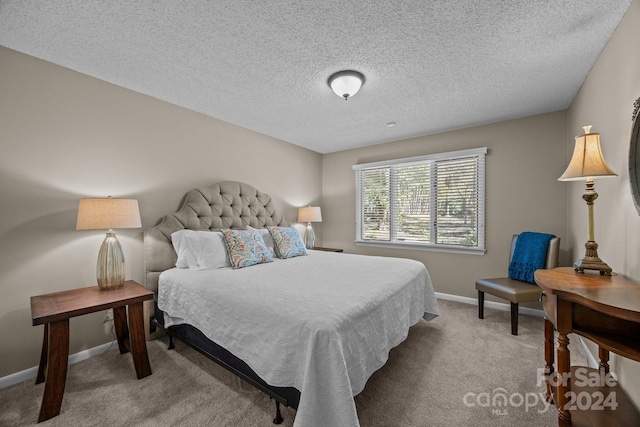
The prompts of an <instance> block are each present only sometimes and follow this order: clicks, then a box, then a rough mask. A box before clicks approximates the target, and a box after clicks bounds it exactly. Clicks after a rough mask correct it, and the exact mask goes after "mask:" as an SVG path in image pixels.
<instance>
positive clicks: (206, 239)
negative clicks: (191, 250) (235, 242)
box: [196, 231, 231, 270]
mask: <svg viewBox="0 0 640 427" xmlns="http://www.w3.org/2000/svg"><path fill="white" fill-rule="evenodd" d="M196 233H198V236H199V238H200V241H201V242H202V250H201V251H200V252H198V253H197V254H196V261H197V262H198V266H199V270H207V269H210V268H223V267H231V261H229V256H228V255H227V244H226V243H225V240H224V236H223V235H222V233H221V232H220V231H197V232H196Z"/></svg>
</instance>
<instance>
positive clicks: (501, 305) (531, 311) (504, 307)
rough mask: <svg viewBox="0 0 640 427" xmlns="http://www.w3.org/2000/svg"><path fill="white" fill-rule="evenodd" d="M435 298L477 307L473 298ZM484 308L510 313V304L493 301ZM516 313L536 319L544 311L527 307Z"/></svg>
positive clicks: (447, 296)
mask: <svg viewBox="0 0 640 427" xmlns="http://www.w3.org/2000/svg"><path fill="white" fill-rule="evenodd" d="M436 298H440V299H446V300H449V301H457V302H462V303H465V304H471V305H478V300H477V299H475V298H469V297H461V296H458V295H451V294H443V293H441V292H436ZM484 306H485V307H489V308H495V309H497V310H502V311H511V304H506V303H502V302H494V301H487V300H485V301H484ZM518 312H519V313H522V314H528V315H529V316H536V317H544V311H543V310H538V309H536V308H529V307H522V306H521V307H519V308H518Z"/></svg>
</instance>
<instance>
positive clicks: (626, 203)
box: [566, 0, 640, 407]
mask: <svg viewBox="0 0 640 427" xmlns="http://www.w3.org/2000/svg"><path fill="white" fill-rule="evenodd" d="M639 40H640V1H638V0H636V1H634V2H633V3H632V4H631V6H630V7H629V9H628V10H627V13H626V15H625V16H624V18H623V19H622V21H621V23H620V25H619V26H618V28H617V30H616V31H615V33H614V34H613V36H612V37H611V39H610V40H609V43H608V44H607V46H606V47H605V49H604V50H603V52H602V54H601V55H600V57H599V59H598V61H597V62H596V64H595V65H594V67H593V68H592V70H591V72H590V73H589V76H588V77H587V79H586V80H585V82H584V84H583V85H582V88H581V89H580V91H579V92H578V95H577V96H576V97H575V99H574V101H573V104H572V105H571V107H570V108H569V110H568V113H567V136H566V152H567V158H569V156H570V155H571V152H572V151H573V137H574V136H575V135H578V134H580V133H582V132H581V127H582V126H583V125H586V124H591V125H593V129H592V130H593V131H595V132H599V133H600V137H601V142H602V151H603V154H604V156H605V159H606V161H607V163H608V164H609V166H610V167H611V168H612V169H613V170H614V171H615V172H616V173H618V175H620V176H619V177H617V178H608V179H601V180H596V184H595V185H596V191H597V192H598V195H599V196H598V200H596V202H595V205H594V210H595V239H596V242H597V243H598V245H599V247H598V254H599V255H600V257H601V258H602V259H603V261H605V262H606V263H607V264H609V266H610V267H611V268H613V270H614V271H615V272H617V273H618V274H621V275H624V276H627V277H628V278H630V279H632V280H634V281H637V282H640V262H639V260H640V215H638V213H637V212H636V210H635V208H634V204H633V200H632V198H631V190H630V187H629V171H628V156H629V137H630V134H631V114H632V111H633V102H634V101H635V100H636V99H637V98H638V97H640V55H639V54H638V41H639ZM566 185H567V187H568V190H569V191H568V194H567V196H568V198H567V210H568V220H569V225H568V230H567V238H568V242H569V247H571V248H572V249H573V250H572V258H573V259H578V258H582V257H583V256H584V243H585V241H586V240H587V208H586V205H585V203H584V201H582V199H581V196H582V192H583V191H584V183H566ZM592 348H594V347H592ZM595 354H596V356H597V352H595ZM612 367H613V369H614V370H615V371H616V372H617V373H618V374H619V375H620V377H621V384H622V385H623V387H624V388H625V389H626V390H627V391H628V392H629V393H630V394H631V397H632V398H633V400H634V402H635V404H636V406H638V407H640V364H639V363H637V362H633V361H629V360H626V359H620V358H617V357H614V358H613V360H612Z"/></svg>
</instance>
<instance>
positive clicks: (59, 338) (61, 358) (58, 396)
mask: <svg viewBox="0 0 640 427" xmlns="http://www.w3.org/2000/svg"><path fill="white" fill-rule="evenodd" d="M49 333H50V339H49V361H48V366H47V381H46V383H45V385H44V395H43V396H42V405H41V406H40V416H39V417H38V422H42V421H46V420H48V419H49V418H53V417H55V416H56V415H58V414H59V413H60V407H61V406H62V396H63V395H64V386H65V383H66V381H67V363H68V360H69V319H64V320H60V321H58V322H52V323H51V324H50V326H49Z"/></svg>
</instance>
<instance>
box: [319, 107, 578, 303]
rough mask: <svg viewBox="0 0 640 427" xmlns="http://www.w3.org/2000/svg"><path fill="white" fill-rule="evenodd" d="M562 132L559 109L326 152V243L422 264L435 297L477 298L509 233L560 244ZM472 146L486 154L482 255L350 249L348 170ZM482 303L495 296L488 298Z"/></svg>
mask: <svg viewBox="0 0 640 427" xmlns="http://www.w3.org/2000/svg"><path fill="white" fill-rule="evenodd" d="M523 102H524V100H523ZM565 135H566V131H565V112H556V113H551V114H543V115H538V116H534V117H527V118H523V119H518V120H509V121H504V122H500V123H496V124H491V125H486V126H478V127H473V128H468V129H462V130H457V131H453V132H446V133H442V134H438V135H430V136H424V137H419V138H413V139H408V140H404V141H397V142H393V143H387V144H381V145H375V146H371V147H366V148H361V149H354V150H349V151H342V152H338V153H333V154H327V155H324V156H323V160H322V193H323V197H322V209H323V212H322V216H323V223H322V225H323V234H322V237H323V242H324V245H326V246H331V247H334V246H335V247H342V248H344V249H345V250H346V251H348V252H353V253H362V254H371V255H384V256H394V257H407V258H413V259H416V260H419V261H422V262H423V263H424V264H425V265H426V266H427V268H428V270H429V273H430V275H431V279H432V281H433V285H434V288H435V290H436V291H437V292H443V293H448V294H454V295H461V296H466V297H471V298H474V299H475V298H476V296H477V292H476V290H475V287H474V286H475V280H476V279H478V278H482V277H496V276H501V275H504V274H506V272H507V269H508V257H509V245H510V244H511V236H512V235H513V234H514V233H518V232H521V231H527V230H530V231H541V232H549V233H553V234H555V235H557V236H559V237H560V238H561V239H563V240H564V237H565V226H566V221H565V218H566V205H565V203H564V200H565V195H566V186H565V185H564V184H563V183H560V182H558V181H557V177H559V176H560V175H561V174H562V172H563V171H564V169H565V167H566V159H565V150H566V141H565V139H566V136H565ZM476 147H488V149H489V150H488V154H487V157H486V170H487V172H486V247H487V251H486V254H485V255H481V256H480V255H466V254H452V253H443V252H429V251H419V250H400V249H389V248H372V247H365V246H356V245H355V244H354V239H355V183H354V174H353V171H352V169H351V166H352V165H354V164H359V163H367V162H373V161H379V160H388V159H394V158H402V157H411V156H417V155H424V154H431V153H438V152H444V151H454V150H462V149H468V148H476ZM561 243H562V242H561ZM562 247H563V248H565V247H566V246H564V245H562ZM564 252H565V253H566V249H565V251H564ZM487 299H493V297H490V296H489V295H487ZM496 301H497V300H496ZM502 302H504V301H502Z"/></svg>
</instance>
